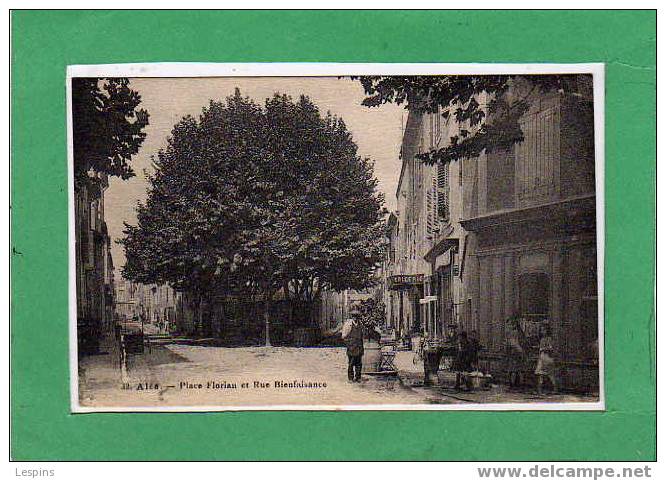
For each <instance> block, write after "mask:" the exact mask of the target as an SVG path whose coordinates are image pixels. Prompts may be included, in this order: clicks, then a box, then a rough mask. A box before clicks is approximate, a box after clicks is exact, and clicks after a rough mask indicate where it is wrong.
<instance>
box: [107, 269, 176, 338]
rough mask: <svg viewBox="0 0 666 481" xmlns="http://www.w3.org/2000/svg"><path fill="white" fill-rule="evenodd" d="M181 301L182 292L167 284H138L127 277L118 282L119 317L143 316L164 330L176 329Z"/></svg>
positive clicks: (117, 311)
mask: <svg viewBox="0 0 666 481" xmlns="http://www.w3.org/2000/svg"><path fill="white" fill-rule="evenodd" d="M180 301H181V294H180V293H178V292H176V291H174V290H173V289H172V288H171V287H169V286H167V285H157V284H138V283H134V282H131V281H128V280H126V279H120V280H119V281H118V282H117V283H116V315H117V317H118V318H120V319H133V318H135V317H137V318H138V317H142V318H143V320H144V322H147V323H149V324H153V325H154V326H156V327H158V328H159V329H160V330H162V331H166V332H169V331H171V330H173V329H175V327H176V324H177V315H178V311H179V306H180Z"/></svg>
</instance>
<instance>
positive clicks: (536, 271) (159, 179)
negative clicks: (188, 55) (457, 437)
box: [67, 64, 604, 412]
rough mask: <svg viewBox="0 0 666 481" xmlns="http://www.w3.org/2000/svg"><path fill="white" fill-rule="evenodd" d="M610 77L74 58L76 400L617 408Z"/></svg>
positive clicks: (89, 404)
mask: <svg viewBox="0 0 666 481" xmlns="http://www.w3.org/2000/svg"><path fill="white" fill-rule="evenodd" d="M603 75H604V71H603V66H602V65H601V64H571V65H561V64H558V65H548V64H524V65H493V64H127V65H92V66H82V65H81V66H71V67H70V68H69V70H68V76H67V94H68V133H69V165H70V170H69V172H70V179H69V182H70V292H71V304H70V305H71V307H70V318H71V328H70V334H71V339H70V346H71V389H72V411H73V412H97V411H102V412H104V411H111V412H118V411H224V410H410V409H411V410H419V409H420V410H444V409H468V410H472V409H477V410H481V409H485V410H511V409H522V410H531V409H533V410H576V409H578V410H600V409H604V386H603V239H604V235H603V233H604V231H603V218H604V215H603V214H604V211H603V209H604V204H603V147H604V145H603V138H604V136H603V135H604V131H603V129H604V125H603V82H604V78H603Z"/></svg>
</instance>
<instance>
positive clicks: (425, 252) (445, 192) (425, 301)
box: [384, 111, 464, 338]
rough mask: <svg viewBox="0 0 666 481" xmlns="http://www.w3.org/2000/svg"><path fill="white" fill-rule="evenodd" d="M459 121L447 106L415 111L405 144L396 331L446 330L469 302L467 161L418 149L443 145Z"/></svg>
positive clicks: (396, 234)
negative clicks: (431, 159) (464, 267)
mask: <svg viewBox="0 0 666 481" xmlns="http://www.w3.org/2000/svg"><path fill="white" fill-rule="evenodd" d="M458 128H459V126H458V124H457V123H456V122H455V121H454V120H453V119H452V118H449V119H448V120H447V119H444V118H443V116H442V115H441V113H440V112H435V113H430V114H421V113H418V112H415V111H411V112H410V113H409V116H408V119H407V125H406V128H405V132H404V135H403V142H402V148H401V160H402V168H401V172H400V179H399V182H398V189H397V192H396V195H397V205H398V209H397V211H396V212H394V213H393V214H391V216H390V217H389V221H388V231H387V237H388V239H389V249H388V253H387V255H388V259H387V261H388V262H387V263H386V267H385V269H384V270H385V271H386V279H387V295H386V301H385V302H386V306H387V308H386V309H387V319H388V321H387V322H388V324H389V325H390V326H391V327H392V328H393V329H394V330H395V334H396V337H398V338H408V337H411V336H421V335H424V334H425V335H427V336H434V337H438V336H441V334H442V333H443V326H444V327H445V326H447V325H448V324H451V323H455V322H457V321H458V317H459V312H460V305H461V304H462V293H461V292H462V282H461V281H460V277H459V269H460V264H461V259H460V257H459V247H460V245H461V244H462V243H461V239H462V240H463V241H464V230H463V229H462V227H461V225H460V220H461V219H462V202H461V201H462V184H461V182H460V180H461V174H462V172H461V165H460V162H459V161H456V162H451V163H449V164H445V165H437V164H435V165H429V164H427V163H425V162H423V160H421V159H420V158H418V155H419V154H421V153H424V152H426V151H429V150H432V149H437V148H442V147H444V146H445V145H446V143H447V142H449V139H450V138H451V136H452V135H454V133H455V131H456V129H458Z"/></svg>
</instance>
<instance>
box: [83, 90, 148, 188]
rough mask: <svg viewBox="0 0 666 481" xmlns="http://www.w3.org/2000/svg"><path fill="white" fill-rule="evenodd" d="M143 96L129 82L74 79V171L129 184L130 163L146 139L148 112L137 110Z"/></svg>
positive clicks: (132, 172)
mask: <svg viewBox="0 0 666 481" xmlns="http://www.w3.org/2000/svg"><path fill="white" fill-rule="evenodd" d="M140 104H141V96H140V95H139V94H138V93H137V92H136V91H135V90H132V89H131V88H130V85H129V80H128V79H127V78H73V79H72V121H73V134H74V135H73V140H74V170H75V174H76V176H77V178H80V177H81V175H84V174H86V173H87V172H88V170H90V169H92V170H94V171H95V172H100V173H106V174H107V175H109V176H115V177H120V178H121V179H123V180H127V179H129V178H130V177H132V176H133V175H134V171H133V170H132V167H131V166H130V164H129V162H130V159H131V157H132V156H133V155H134V154H136V153H137V152H138V151H139V147H140V146H141V144H142V143H143V140H144V139H145V138H146V133H145V132H144V131H143V130H144V128H145V127H146V126H147V125H148V112H147V111H146V110H145V109H138V106H139V105H140Z"/></svg>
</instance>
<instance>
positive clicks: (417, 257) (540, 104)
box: [384, 76, 598, 390]
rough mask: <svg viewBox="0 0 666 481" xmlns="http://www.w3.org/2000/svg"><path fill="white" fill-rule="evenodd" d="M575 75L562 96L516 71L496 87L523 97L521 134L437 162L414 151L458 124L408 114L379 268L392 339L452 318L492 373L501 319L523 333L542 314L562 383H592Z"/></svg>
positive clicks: (532, 330) (590, 267)
mask: <svg viewBox="0 0 666 481" xmlns="http://www.w3.org/2000/svg"><path fill="white" fill-rule="evenodd" d="M577 81H578V82H579V88H578V89H576V90H577V91H578V93H577V94H576V95H571V94H565V93H562V92H555V91H552V92H547V93H544V92H542V91H541V90H540V89H538V88H533V85H531V84H530V82H529V80H527V79H523V78H519V79H517V80H515V81H514V82H513V83H512V86H511V87H510V89H509V90H508V92H507V93H506V94H505V95H507V97H517V96H520V97H523V98H525V99H527V100H528V104H529V105H530V107H529V110H528V111H527V112H526V113H524V114H523V115H522V116H521V118H520V119H519V122H520V126H521V129H522V132H523V134H524V140H523V141H522V142H518V143H516V144H515V145H513V146H512V147H511V148H509V149H505V150H501V149H494V150H493V151H492V152H488V151H484V152H483V153H482V154H481V155H480V156H478V157H476V158H470V159H464V160H458V161H454V162H451V163H449V164H446V165H427V164H424V163H423V162H422V161H421V160H419V159H418V158H417V154H418V153H419V152H423V151H424V150H425V149H428V150H429V149H432V148H441V147H444V146H446V142H448V141H449V139H450V137H451V136H452V135H454V134H455V133H456V132H457V129H459V128H460V126H459V125H458V124H457V123H456V122H455V121H453V119H451V120H449V121H447V120H446V119H444V118H443V117H442V116H441V115H440V114H438V113H435V114H419V113H416V112H410V114H409V118H408V121H407V125H406V128H405V132H404V136H403V142H402V151H401V157H402V169H401V174H400V180H399V185H398V190H397V201H398V202H397V203H398V209H397V211H396V212H395V213H394V214H393V215H392V216H391V218H390V219H389V222H388V230H387V237H388V238H389V249H388V253H387V262H386V266H385V268H384V270H385V272H386V274H385V275H386V282H387V295H386V299H387V323H388V324H389V325H391V326H392V327H394V328H395V331H396V335H397V336H398V337H406V336H410V335H425V336H433V337H440V336H441V335H442V334H443V333H444V332H445V330H446V329H447V327H448V326H450V325H454V326H456V327H457V328H458V330H459V331H463V330H464V331H467V332H468V333H471V332H472V331H476V333H477V334H478V336H479V339H480V343H481V345H482V346H483V350H482V352H481V359H482V364H483V366H482V367H483V368H484V369H485V370H488V371H490V372H492V373H494V374H496V375H498V376H500V377H501V375H502V371H503V369H504V365H505V359H504V356H505V351H504V349H505V346H506V341H507V340H506V325H507V320H508V319H509V318H515V317H518V318H520V319H521V322H523V324H524V329H525V331H526V334H527V335H528V337H529V338H531V339H532V342H534V340H535V338H536V337H537V331H538V328H539V325H543V324H544V323H547V324H549V325H550V327H551V329H552V332H553V337H554V339H555V344H556V346H557V353H556V357H557V359H558V365H559V367H560V376H559V377H560V379H561V381H562V383H563V386H565V387H566V386H569V387H575V388H586V389H591V390H593V389H595V388H596V386H597V382H598V352H597V347H596V346H597V342H598V330H597V326H598V315H597V312H598V311H597V307H598V306H597V255H596V225H595V220H596V217H595V213H596V211H595V177H594V172H595V171H594V132H593V125H594V122H593V117H594V116H593V108H592V84H591V76H579V77H578V80H577ZM509 100H510V99H509ZM478 101H479V104H481V105H482V106H483V105H484V104H485V103H486V98H484V96H481V97H480V98H479V99H478ZM490 120H491V121H492V117H491V118H490ZM466 129H467V130H471V129H470V128H469V126H466ZM537 351H538V349H537V350H533V351H532V355H533V356H535V355H536V352H537ZM530 362H534V363H536V359H535V358H533V359H531V360H530Z"/></svg>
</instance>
